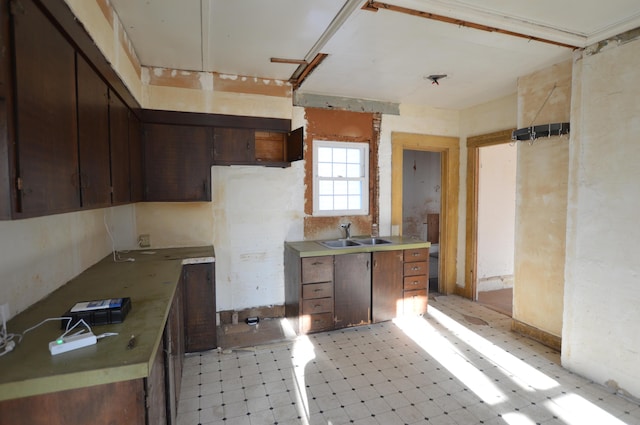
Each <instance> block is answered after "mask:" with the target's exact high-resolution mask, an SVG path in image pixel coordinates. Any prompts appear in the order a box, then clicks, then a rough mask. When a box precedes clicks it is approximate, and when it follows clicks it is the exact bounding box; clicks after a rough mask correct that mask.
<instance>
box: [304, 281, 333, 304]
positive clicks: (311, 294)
mask: <svg viewBox="0 0 640 425" xmlns="http://www.w3.org/2000/svg"><path fill="white" fill-rule="evenodd" d="M330 297H331V298H332V297H333V283H332V282H323V283H308V284H306V285H302V299H303V300H310V299H314V298H330Z"/></svg>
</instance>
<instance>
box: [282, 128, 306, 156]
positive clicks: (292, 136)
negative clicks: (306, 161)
mask: <svg viewBox="0 0 640 425" xmlns="http://www.w3.org/2000/svg"><path fill="white" fill-rule="evenodd" d="M303 143H304V130H303V128H302V127H300V128H297V129H295V130H293V131H291V132H289V133H287V137H286V141H285V146H286V148H285V149H286V150H285V152H286V153H285V161H287V162H293V161H299V160H301V159H303V157H304V146H303Z"/></svg>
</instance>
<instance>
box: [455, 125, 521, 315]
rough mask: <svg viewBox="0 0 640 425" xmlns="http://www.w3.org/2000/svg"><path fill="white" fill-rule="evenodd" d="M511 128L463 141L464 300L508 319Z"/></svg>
mask: <svg viewBox="0 0 640 425" xmlns="http://www.w3.org/2000/svg"><path fill="white" fill-rule="evenodd" d="M510 134H511V130H505V131H502V132H497V133H492V134H490V135H485V136H477V137H473V138H469V139H468V140H467V148H468V149H467V155H468V164H467V173H468V174H467V218H468V220H467V255H466V264H467V273H466V279H465V289H467V291H466V293H467V294H468V296H469V298H471V299H473V300H476V301H478V302H480V303H482V304H484V305H486V306H487V307H490V308H492V309H494V310H496V311H499V312H501V313H504V314H506V315H508V316H511V315H512V311H513V285H514V278H513V276H514V243H515V242H514V239H515V236H514V235H515V204H516V200H515V194H516V164H517V156H516V155H517V147H516V146H515V145H513V144H512V143H511V137H510Z"/></svg>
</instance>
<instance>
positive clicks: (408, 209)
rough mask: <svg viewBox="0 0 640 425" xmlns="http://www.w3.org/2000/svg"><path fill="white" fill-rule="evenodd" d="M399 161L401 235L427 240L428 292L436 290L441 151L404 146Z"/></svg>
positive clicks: (440, 197)
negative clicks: (429, 245) (428, 244)
mask: <svg viewBox="0 0 640 425" xmlns="http://www.w3.org/2000/svg"><path fill="white" fill-rule="evenodd" d="M402 164H403V170H402V235H403V236H405V237H410V238H414V239H418V240H426V241H429V242H431V247H430V248H429V292H430V293H433V292H440V285H439V283H440V279H439V270H440V267H439V263H440V261H439V260H440V258H439V257H440V214H441V211H442V154H441V153H440V152H431V151H422V150H410V149H405V150H403V161H402Z"/></svg>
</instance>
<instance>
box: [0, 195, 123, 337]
mask: <svg viewBox="0 0 640 425" xmlns="http://www.w3.org/2000/svg"><path fill="white" fill-rule="evenodd" d="M105 223H106V225H108V226H109V231H110V233H111V234H112V236H113V240H114V243H115V246H116V249H129V248H131V247H132V246H133V245H132V243H133V241H132V237H131V235H133V234H135V231H134V220H133V206H131V205H129V206H121V207H114V208H107V209H103V210H91V211H83V212H77V213H70V214H59V215H54V216H47V217H38V218H31V219H24V220H14V221H0V235H1V237H0V253H1V254H2V255H0V303H5V302H7V303H9V309H10V312H11V316H12V317H13V316H15V315H16V314H17V313H19V312H21V311H23V310H25V309H26V308H27V307H29V306H30V305H31V304H33V303H35V302H36V301H38V300H40V299H42V298H44V297H45V296H47V295H48V294H50V293H51V292H53V291H54V290H56V289H57V288H59V287H60V286H62V285H63V284H65V283H66V282H68V281H69V280H70V279H72V278H74V277H75V276H77V275H78V274H80V273H81V272H82V271H84V270H85V269H87V268H88V267H90V266H92V265H93V264H95V263H96V262H98V261H99V260H101V259H102V258H104V257H105V256H106V255H108V254H109V253H110V251H111V247H112V242H111V238H110V236H109V234H108V233H107V230H106V229H107V228H106V225H105ZM73 302H74V300H69V303H70V304H69V305H68V306H60V314H62V313H64V312H65V311H66V310H67V309H68V308H69V307H71V305H72V304H73ZM34 324H35V323H34ZM22 330H23V329H12V331H15V332H20V331H22Z"/></svg>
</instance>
